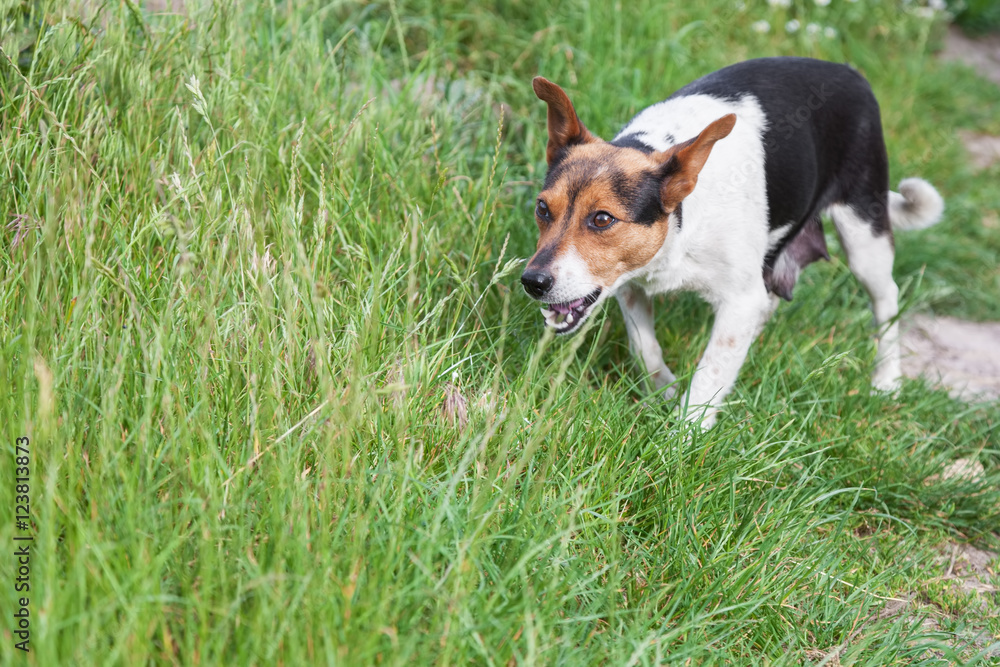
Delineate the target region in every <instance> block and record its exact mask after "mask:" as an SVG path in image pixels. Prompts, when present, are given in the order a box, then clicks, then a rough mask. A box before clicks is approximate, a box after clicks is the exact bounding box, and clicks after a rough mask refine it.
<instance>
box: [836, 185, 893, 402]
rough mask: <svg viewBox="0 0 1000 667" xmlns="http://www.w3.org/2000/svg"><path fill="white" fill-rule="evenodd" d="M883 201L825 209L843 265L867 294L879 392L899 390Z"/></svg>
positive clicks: (890, 247)
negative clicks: (841, 251) (872, 318)
mask: <svg viewBox="0 0 1000 667" xmlns="http://www.w3.org/2000/svg"><path fill="white" fill-rule="evenodd" d="M885 204H886V202H884V201H874V202H869V205H868V206H864V207H858V206H856V205H855V206H851V205H846V204H835V205H833V206H831V207H830V208H829V212H830V216H831V217H832V218H833V224H834V227H836V229H837V234H838V236H839V237H840V245H841V246H842V247H843V248H844V252H845V253H846V254H847V265H848V266H849V267H850V269H851V272H852V273H853V274H854V275H855V277H856V278H857V279H858V281H859V282H860V283H861V284H862V286H864V288H865V290H866V291H867V292H868V296H870V297H871V300H872V311H873V312H874V314H875V326H876V327H877V329H878V332H877V333H876V336H877V337H878V353H877V355H876V360H875V371H874V373H872V386H873V387H874V388H875V389H878V390H880V391H896V390H897V389H899V384H900V377H901V375H902V373H901V370H900V361H899V357H900V352H899V323H898V322H897V321H896V316H897V315H899V288H898V287H897V286H896V282H895V281H894V280H893V279H892V262H893V259H894V257H895V250H894V248H893V241H892V231H891V229H890V227H889V217H888V210H887V208H886V205H885Z"/></svg>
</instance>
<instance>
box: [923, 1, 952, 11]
mask: <svg viewBox="0 0 1000 667" xmlns="http://www.w3.org/2000/svg"><path fill="white" fill-rule="evenodd" d="M927 6H928V7H930V8H931V9H933V10H934V11H936V12H943V11H944V10H946V9H948V3H947V2H945V1H944V0H927Z"/></svg>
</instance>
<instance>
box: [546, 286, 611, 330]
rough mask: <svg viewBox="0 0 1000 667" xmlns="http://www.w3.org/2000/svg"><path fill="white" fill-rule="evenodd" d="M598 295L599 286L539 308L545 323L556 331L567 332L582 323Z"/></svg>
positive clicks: (599, 294) (599, 293)
mask: <svg viewBox="0 0 1000 667" xmlns="http://www.w3.org/2000/svg"><path fill="white" fill-rule="evenodd" d="M600 296H601V288H600V287H598V288H597V289H595V290H594V291H593V292H591V293H590V294H588V295H587V296H584V297H580V298H579V299H574V300H573V301H566V302H563V303H550V304H546V306H545V308H542V309H541V310H542V316H543V317H545V323H546V324H547V325H549V326H550V327H552V328H553V329H555V330H556V333H558V334H567V333H569V332H571V331H573V330H575V329H576V328H577V327H579V326H580V325H581V324H583V321H584V320H586V319H587V316H588V315H590V310H591V309H592V308H593V306H594V304H595V303H597V299H598V298H599V297H600Z"/></svg>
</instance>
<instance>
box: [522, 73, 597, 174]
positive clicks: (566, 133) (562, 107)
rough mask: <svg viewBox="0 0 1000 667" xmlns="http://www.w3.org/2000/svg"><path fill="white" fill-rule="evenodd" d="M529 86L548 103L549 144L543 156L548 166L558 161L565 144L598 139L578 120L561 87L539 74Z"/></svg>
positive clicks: (583, 142) (571, 144) (584, 142)
mask: <svg viewBox="0 0 1000 667" xmlns="http://www.w3.org/2000/svg"><path fill="white" fill-rule="evenodd" d="M531 87H532V88H534V89H535V95H538V99H540V100H542V101H543V102H545V103H546V104H548V105H549V144H548V146H547V147H546V149H545V158H546V160H547V161H548V163H549V165H550V166H551V165H552V164H553V163H555V162H556V161H558V159H559V154H560V153H561V152H562V150H563V149H564V148H566V147H567V146H573V145H576V144H586V143H590V142H593V141H600V139H598V138H597V137H596V136H594V135H593V134H591V133H590V131H589V130H588V129H587V128H586V127H584V126H583V123H581V122H580V118H579V117H578V116H577V115H576V110H575V109H574V108H573V103H572V102H570V101H569V96H567V95H566V92H565V91H564V90H563V89H562V88H560V87H559V86H557V85H556V84H554V83H552V82H551V81H549V80H548V79H545V78H543V77H540V76H536V77H535V78H534V79H533V80H532V82H531Z"/></svg>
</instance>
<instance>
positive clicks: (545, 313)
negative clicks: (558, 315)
mask: <svg viewBox="0 0 1000 667" xmlns="http://www.w3.org/2000/svg"><path fill="white" fill-rule="evenodd" d="M538 310H540V311H542V315H543V316H544V317H545V319H549V314H550V313H551V312H552V311H551V310H549V309H548V308H539V309H538Z"/></svg>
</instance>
